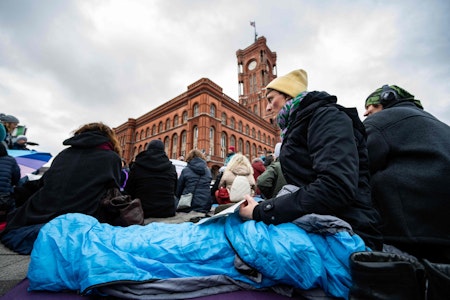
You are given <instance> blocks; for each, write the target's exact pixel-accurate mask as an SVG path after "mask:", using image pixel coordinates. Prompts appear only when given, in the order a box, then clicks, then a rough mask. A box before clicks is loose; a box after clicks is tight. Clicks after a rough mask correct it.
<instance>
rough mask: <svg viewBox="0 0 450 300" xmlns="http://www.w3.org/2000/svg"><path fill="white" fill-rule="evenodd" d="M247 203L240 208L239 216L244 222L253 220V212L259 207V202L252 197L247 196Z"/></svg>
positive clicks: (243, 203)
mask: <svg viewBox="0 0 450 300" xmlns="http://www.w3.org/2000/svg"><path fill="white" fill-rule="evenodd" d="M244 199H245V201H244V202H242V204H241V205H240V206H239V215H240V216H241V218H242V219H243V220H252V219H253V210H254V209H255V207H256V206H257V205H258V202H256V201H255V199H253V198H252V196H250V195H245V197H244Z"/></svg>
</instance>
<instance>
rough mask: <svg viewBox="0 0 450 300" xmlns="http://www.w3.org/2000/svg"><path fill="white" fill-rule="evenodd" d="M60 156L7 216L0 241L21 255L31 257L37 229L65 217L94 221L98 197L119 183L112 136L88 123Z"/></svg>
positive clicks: (107, 129) (117, 150)
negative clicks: (86, 217)
mask: <svg viewBox="0 0 450 300" xmlns="http://www.w3.org/2000/svg"><path fill="white" fill-rule="evenodd" d="M63 145H66V146H70V147H68V148H66V149H64V150H63V151H61V152H60V153H59V154H58V155H57V156H56V157H55V158H54V160H53V162H52V165H51V166H50V168H49V169H48V170H47V171H46V172H45V173H44V175H43V176H42V178H41V179H40V180H41V184H42V186H41V187H40V188H39V190H38V191H37V192H35V193H34V194H33V195H32V196H31V197H30V198H28V200H27V201H26V202H25V203H24V204H23V205H22V206H20V207H19V208H17V209H16V210H15V211H13V212H11V213H10V214H9V215H8V221H7V225H6V228H5V231H4V232H2V237H1V240H2V242H3V244H4V245H5V246H7V247H8V248H10V249H11V250H14V251H16V252H18V253H20V254H30V253H31V250H32V249H33V244H34V240H35V239H36V237H37V234H38V233H39V230H40V228H41V227H42V226H43V225H45V224H46V223H47V222H49V221H50V220H52V219H53V218H55V217H58V216H60V215H63V214H66V213H83V214H86V215H90V216H94V217H95V216H96V214H97V210H98V207H99V203H100V200H101V198H102V197H103V196H104V195H105V193H106V191H107V190H108V189H109V188H114V187H117V188H119V184H120V170H121V160H120V156H119V153H120V152H121V149H120V145H119V142H118V141H117V138H116V135H115V133H114V131H112V129H111V128H110V127H108V126H107V125H105V124H103V123H89V124H86V125H83V126H81V127H80V128H79V129H78V130H76V131H75V133H74V136H73V137H71V138H69V139H67V140H65V141H64V142H63Z"/></svg>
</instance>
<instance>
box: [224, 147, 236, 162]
mask: <svg viewBox="0 0 450 300" xmlns="http://www.w3.org/2000/svg"><path fill="white" fill-rule="evenodd" d="M235 154H236V148H235V147H234V146H230V147H228V154H227V157H225V162H224V164H223V165H224V166H226V165H228V163H229V162H230V160H231V159H232V158H233V156H234V155H235Z"/></svg>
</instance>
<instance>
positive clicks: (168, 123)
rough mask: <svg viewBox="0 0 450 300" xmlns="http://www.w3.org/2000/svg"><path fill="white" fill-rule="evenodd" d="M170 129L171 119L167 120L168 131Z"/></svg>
mask: <svg viewBox="0 0 450 300" xmlns="http://www.w3.org/2000/svg"><path fill="white" fill-rule="evenodd" d="M169 129H170V119H167V120H166V130H169Z"/></svg>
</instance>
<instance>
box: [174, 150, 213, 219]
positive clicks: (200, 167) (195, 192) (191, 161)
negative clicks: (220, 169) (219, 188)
mask: <svg viewBox="0 0 450 300" xmlns="http://www.w3.org/2000/svg"><path fill="white" fill-rule="evenodd" d="M186 162H187V166H186V167H185V168H184V169H183V171H181V175H180V178H179V179H178V183H179V184H178V189H177V194H176V196H177V198H180V197H181V196H182V195H186V194H189V193H192V203H191V207H190V208H184V209H180V210H179V211H182V212H190V211H197V212H204V213H207V212H209V211H210V209H211V205H212V201H211V180H212V176H211V171H210V170H209V168H208V166H207V164H206V159H205V155H204V154H203V153H202V152H201V151H199V150H197V149H193V150H191V151H190V152H189V154H188V155H187V157H186Z"/></svg>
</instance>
